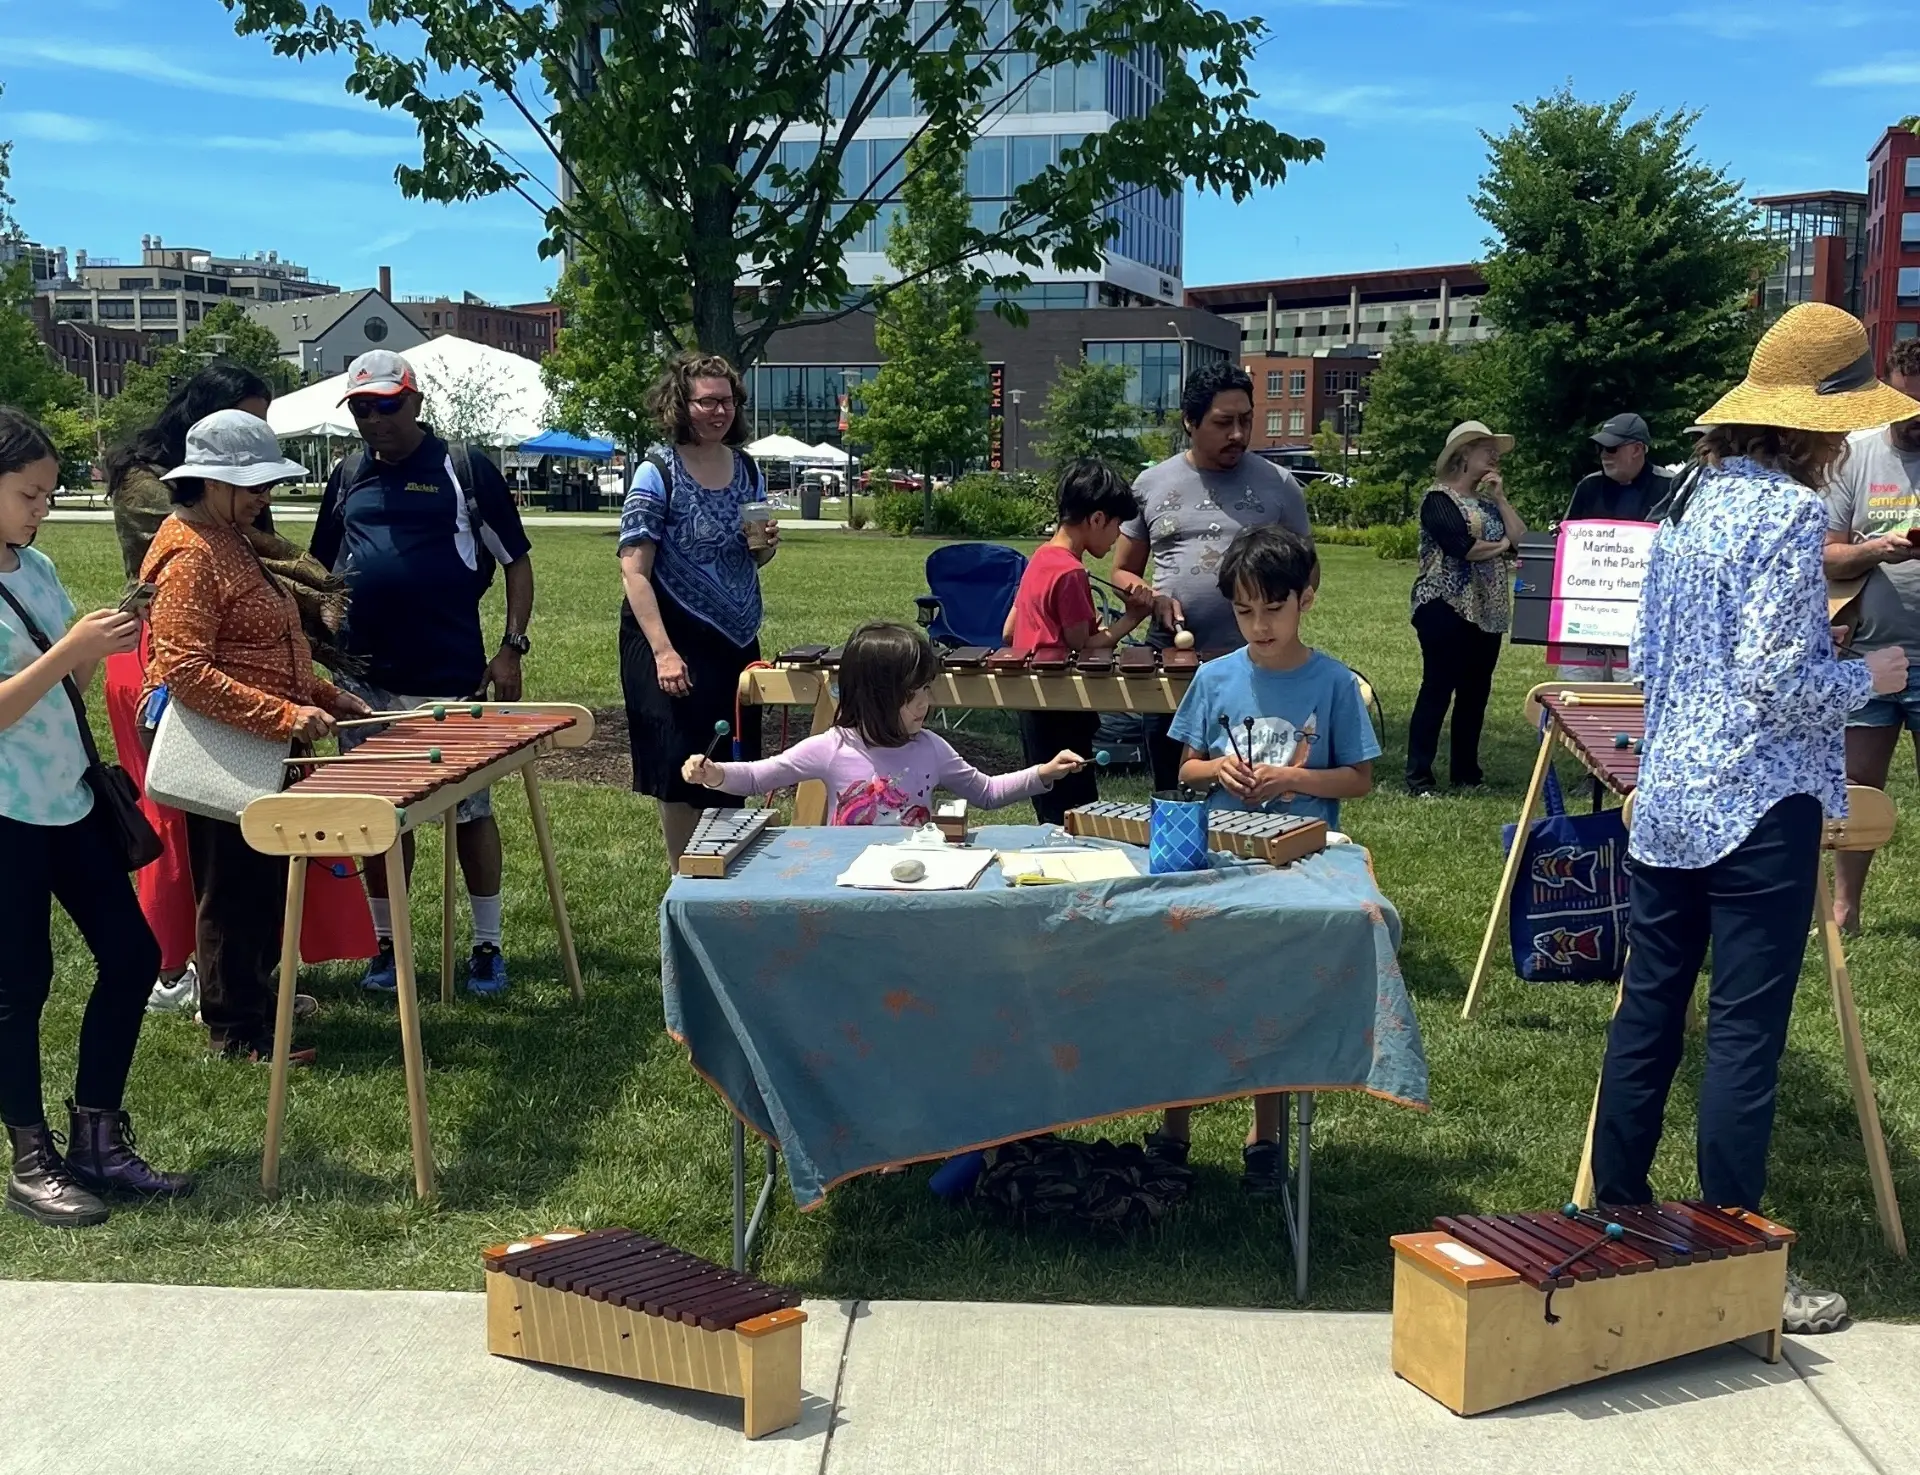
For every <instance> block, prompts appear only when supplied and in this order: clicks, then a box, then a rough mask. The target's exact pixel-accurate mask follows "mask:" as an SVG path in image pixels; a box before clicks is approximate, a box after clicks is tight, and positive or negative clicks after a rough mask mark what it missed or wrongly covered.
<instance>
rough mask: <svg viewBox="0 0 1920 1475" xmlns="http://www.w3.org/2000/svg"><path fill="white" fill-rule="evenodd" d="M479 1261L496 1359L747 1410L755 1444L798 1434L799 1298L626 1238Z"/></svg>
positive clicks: (559, 1236) (548, 1241) (577, 1241)
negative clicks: (788, 1431) (680, 1391)
mask: <svg viewBox="0 0 1920 1475" xmlns="http://www.w3.org/2000/svg"><path fill="white" fill-rule="evenodd" d="M480 1259H481V1263H482V1264H483V1265H484V1266H485V1267H486V1283H487V1351H489V1352H491V1353H493V1354H494V1355H495V1356H496V1357H518V1358H524V1359H525V1360H527V1361H529V1362H544V1363H548V1364H550V1365H552V1366H555V1367H571V1368H579V1369H581V1370H582V1371H584V1372H594V1373H610V1374H612V1375H613V1376H615V1377H622V1378H637V1379H640V1380H642V1381H644V1382H648V1383H665V1384H667V1385H669V1386H671V1387H675V1388H694V1389H698V1390H700V1391H701V1392H705V1393H724V1394H727V1395H729V1396H731V1397H734V1398H740V1399H744V1400H745V1403H746V1410H745V1413H746V1435H747V1438H749V1439H758V1438H760V1436H761V1435H763V1434H771V1433H773V1432H774V1431H776V1430H779V1429H785V1428H787V1427H788V1426H789V1425H792V1424H796V1423H798V1422H799V1420H800V1328H801V1327H802V1326H803V1325H804V1324H805V1322H806V1319H807V1313H806V1312H804V1311H802V1310H800V1309H799V1305H798V1303H799V1299H800V1298H799V1296H798V1295H796V1294H795V1293H794V1292H792V1291H789V1290H785V1289H782V1288H781V1287H779V1286H771V1285H766V1284H764V1283H763V1282H761V1281H757V1280H754V1279H752V1278H751V1277H749V1276H745V1275H736V1274H735V1273H734V1272H732V1271H730V1270H722V1269H721V1268H720V1267H719V1266H718V1265H714V1264H711V1263H710V1262H708V1261H706V1260H702V1259H700V1258H699V1257H698V1256H696V1255H689V1254H687V1253H686V1252H685V1251H684V1250H676V1249H674V1248H673V1247H672V1246H671V1245H665V1244H662V1243H661V1242H660V1241H659V1240H655V1239H648V1238H647V1237H646V1236H645V1235H644V1234H635V1233H634V1232H633V1231H632V1230H630V1229H596V1230H594V1231H593V1232H592V1233H589V1234H582V1233H580V1232H578V1231H575V1230H557V1231H555V1232H554V1233H552V1234H543V1235H537V1236H534V1237H532V1238H529V1239H524V1240H515V1241H514V1242H513V1243H512V1244H505V1245H495V1246H493V1248H491V1249H489V1250H485V1251H483V1252H482V1254H481V1257H480Z"/></svg>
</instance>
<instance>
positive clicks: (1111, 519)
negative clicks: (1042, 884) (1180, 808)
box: [1005, 460, 1153, 824]
mask: <svg viewBox="0 0 1920 1475" xmlns="http://www.w3.org/2000/svg"><path fill="white" fill-rule="evenodd" d="M1059 515H1060V528H1059V531H1058V532H1056V533H1055V534H1054V535H1053V536H1052V537H1051V538H1050V539H1048V540H1047V542H1046V543H1045V545H1044V546H1042V547H1041V548H1040V549H1039V550H1038V551H1036V552H1035V553H1034V555H1033V557H1032V559H1031V560H1029V561H1028V563H1027V571H1026V573H1025V574H1024V575H1022V576H1021V579H1020V590H1019V592H1018V593H1017V594H1015V595H1014V597H1013V609H1012V611H1011V612H1010V613H1009V614H1008V615H1007V623H1006V629H1005V637H1006V641H1007V644H1008V645H1009V646H1011V647H1012V648H1013V649H1015V650H1017V651H1020V652H1022V653H1023V654H1024V653H1030V652H1032V651H1035V650H1039V649H1043V648H1045V647H1048V646H1054V647H1061V648H1064V649H1066V650H1069V651H1072V652H1074V653H1075V654H1076V655H1077V654H1078V653H1079V652H1081V651H1088V650H1111V649H1112V648H1113V647H1114V646H1116V645H1118V644H1119V643H1120V642H1121V641H1122V640H1124V639H1125V638H1126V636H1127V634H1128V633H1129V632H1130V631H1131V630H1132V629H1133V628H1134V627H1135V626H1136V625H1138V624H1139V623H1140V622H1141V621H1142V620H1144V619H1146V618H1147V617H1148V616H1149V615H1151V614H1152V613H1153V591H1152V590H1151V589H1149V588H1145V587H1142V588H1138V589H1136V590H1134V591H1133V592H1131V593H1129V594H1128V595H1127V596H1126V609H1125V612H1124V613H1123V614H1122V615H1121V617H1120V618H1119V619H1118V620H1116V621H1114V623H1113V624H1111V625H1108V626H1102V625H1101V623H1100V616H1099V613H1098V611H1096V610H1095V608H1094V604H1093V584H1092V581H1091V580H1089V579H1088V578H1087V571H1086V569H1085V568H1084V567H1083V566H1082V564H1081V560H1082V559H1083V558H1088V557H1092V558H1105V557H1106V556H1107V554H1109V553H1110V552H1112V551H1113V545H1114V543H1115V542H1116V541H1117V540H1118V539H1119V537H1120V525H1121V524H1122V523H1124V522H1126V521H1128V520H1129V519H1130V518H1134V517H1137V516H1139V515H1140V503H1139V500H1138V499H1137V498H1136V497H1135V496H1134V494H1133V488H1132V487H1131V486H1129V485H1128V484H1127V480H1126V478H1125V477H1123V476H1121V475H1120V473H1119V472H1117V471H1115V470H1114V469H1113V468H1112V467H1111V466H1109V465H1107V463H1106V462H1104V461H1100V460H1083V461H1076V462H1074V463H1073V464H1072V465H1071V466H1069V467H1068V468H1067V469H1066V471H1065V472H1064V473H1062V475H1061V477H1060V514H1059ZM1019 718H1020V747H1021V749H1022V751H1024V752H1025V753H1026V754H1027V755H1028V758H1029V761H1030V762H1031V761H1036V760H1034V759H1033V758H1032V755H1033V754H1035V753H1041V752H1044V753H1046V754H1047V755H1048V756H1051V755H1053V754H1055V753H1058V752H1061V751H1062V750H1063V749H1067V748H1071V749H1072V750H1073V751H1074V752H1076V753H1086V754H1091V753H1092V752H1093V740H1094V734H1095V732H1096V731H1097V730H1098V729H1099V726H1100V716H1099V714H1098V713H1097V712H1022V713H1020V714H1019ZM1040 761H1044V760H1040ZM1095 773H1096V770H1094V769H1093V768H1092V767H1088V768H1084V769H1082V770H1081V771H1080V772H1079V773H1075V774H1069V775H1067V776H1066V777H1064V778H1060V779H1056V780H1055V781H1054V785H1053V787H1052V788H1051V789H1050V790H1048V791H1047V792H1046V793H1044V794H1038V795H1035V796H1034V801H1033V810H1034V813H1035V814H1037V815H1038V816H1039V817H1040V822H1041V823H1042V824H1059V823H1060V821H1061V819H1062V818H1063V817H1064V816H1065V814H1066V812H1067V811H1068V810H1069V809H1072V808H1075V807H1076V806H1078V805H1081V804H1091V803H1093V802H1094V801H1095V800H1096V799H1098V798H1099V797H1100V787H1099V781H1098V779H1097V778H1096V776H1095Z"/></svg>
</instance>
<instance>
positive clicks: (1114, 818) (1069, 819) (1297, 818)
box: [1066, 800, 1327, 866]
mask: <svg viewBox="0 0 1920 1475" xmlns="http://www.w3.org/2000/svg"><path fill="white" fill-rule="evenodd" d="M1152 816H1153V806H1152V805H1149V804H1120V803H1107V802H1106V801H1104V800H1103V801H1101V802H1099V803H1096V804H1082V805H1081V806H1080V807H1079V808H1077V809H1069V810H1068V811H1067V815H1066V830H1067V833H1068V834H1069V835H1091V836H1092V837H1094V838H1095V839H1098V840H1119V841H1122V842H1124V843H1125V844H1128V845H1138V846H1141V847H1142V848H1144V847H1145V846H1146V844H1147V837H1148V826H1149V824H1150V823H1151V821H1152ZM1326 848H1327V825H1326V821H1325V820H1318V819H1310V818H1308V817H1306V816H1305V815H1299V814H1255V813H1245V814H1236V813H1234V812H1232V811H1231V810H1222V811H1220V812H1219V813H1218V814H1211V815H1208V816H1207V849H1209V850H1217V851H1220V852H1221V853H1223V854H1226V855H1237V856H1239V857H1241V858H1242V859H1243V860H1263V861H1265V862H1266V863H1267V864H1268V865H1271V866H1286V865H1292V864H1293V863H1294V862H1295V861H1296V860H1300V859H1302V858H1303V857H1305V856H1309V855H1318V854H1319V853H1320V852H1321V851H1323V850H1325V849H1326Z"/></svg>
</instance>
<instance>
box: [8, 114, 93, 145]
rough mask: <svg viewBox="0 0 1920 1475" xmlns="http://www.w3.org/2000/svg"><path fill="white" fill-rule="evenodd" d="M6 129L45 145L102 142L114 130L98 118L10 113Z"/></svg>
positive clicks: (19, 136)
mask: <svg viewBox="0 0 1920 1475" xmlns="http://www.w3.org/2000/svg"><path fill="white" fill-rule="evenodd" d="M5 126H6V128H7V131H9V132H10V133H12V134H13V136H14V137H16V138H31V139H36V140H38V141H39V142H41V143H99V142H100V141H101V140H103V139H106V138H109V137H111V136H112V134H113V130H112V129H111V128H109V127H108V126H107V125H106V124H104V123H102V122H100V121H99V120H98V119H97V118H81V117H76V116H75V115H74V114H72V113H42V112H31V111H29V112H19V113H8V114H7V115H6V121H5Z"/></svg>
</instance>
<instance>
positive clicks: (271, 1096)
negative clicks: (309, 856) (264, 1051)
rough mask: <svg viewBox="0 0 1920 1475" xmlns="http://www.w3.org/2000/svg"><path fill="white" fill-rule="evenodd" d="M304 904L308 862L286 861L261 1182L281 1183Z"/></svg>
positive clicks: (271, 1186) (273, 1188) (267, 1185)
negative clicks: (294, 1003) (277, 984)
mask: <svg viewBox="0 0 1920 1475" xmlns="http://www.w3.org/2000/svg"><path fill="white" fill-rule="evenodd" d="M306 906H307V863H306V860H305V859H304V858H303V857H301V856H294V857H292V858H291V859H289V860H288V861H287V909H286V912H285V914H284V915H283V917H282V919H281V923H280V925H281V929H282V930H281V934H280V996H279V998H278V999H276V1000H275V1002H274V1008H273V1073H272V1075H271V1076H270V1077H269V1078H268V1082H267V1143H266V1149H265V1151H264V1152H263V1153H262V1154H261V1158H260V1186H261V1187H262V1188H264V1189H266V1191H267V1192H268V1193H274V1192H277V1191H278V1189H279V1187H280V1134H281V1130H282V1129H283V1128H284V1127H285V1125H286V1120H287V1065H288V1062H289V1060H290V1058H291V1056H292V1054H293V995H294V988H295V985H296V984H297V983H298V982H299V979H300V923H301V920H302V918H303V917H304V916H305V914H306Z"/></svg>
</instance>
